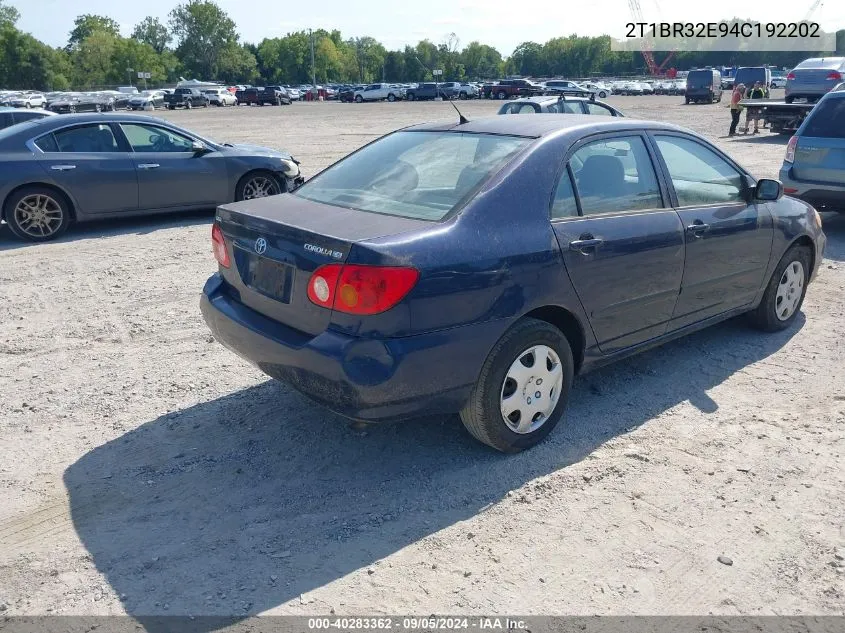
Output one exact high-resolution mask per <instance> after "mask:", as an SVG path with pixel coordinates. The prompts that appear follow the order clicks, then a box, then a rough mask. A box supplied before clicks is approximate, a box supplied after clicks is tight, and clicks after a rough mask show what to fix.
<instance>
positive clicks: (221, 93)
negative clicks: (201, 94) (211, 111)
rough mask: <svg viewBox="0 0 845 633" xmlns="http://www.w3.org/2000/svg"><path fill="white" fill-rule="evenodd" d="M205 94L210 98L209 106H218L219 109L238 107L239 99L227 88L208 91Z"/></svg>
mask: <svg viewBox="0 0 845 633" xmlns="http://www.w3.org/2000/svg"><path fill="white" fill-rule="evenodd" d="M205 94H206V95H207V96H208V103H209V105H216V106H219V107H221V108H222V107H224V106H234V105H238V99H237V97H236V96H235V95H233V94H232V93H231V92H229V91H228V90H226V89H225V88H212V89H210V90H206V91H205Z"/></svg>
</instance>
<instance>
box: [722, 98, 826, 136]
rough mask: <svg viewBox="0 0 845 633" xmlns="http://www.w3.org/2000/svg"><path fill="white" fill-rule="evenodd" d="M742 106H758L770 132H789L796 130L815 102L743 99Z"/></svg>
mask: <svg viewBox="0 0 845 633" xmlns="http://www.w3.org/2000/svg"><path fill="white" fill-rule="evenodd" d="M739 104H740V105H741V106H742V107H744V108H758V109H759V110H760V116H761V118H762V119H763V121H764V122H765V123H768V125H769V128H770V129H771V130H772V132H776V133H778V134H791V133H792V132H794V131H795V130H797V129H798V128H799V127H800V126H801V123H802V122H803V121H804V119H806V118H807V115H808V114H810V110H812V109H813V107H814V106H815V105H816V104H815V103H787V102H786V101H781V100H778V99H743V100H742V101H740V102H739Z"/></svg>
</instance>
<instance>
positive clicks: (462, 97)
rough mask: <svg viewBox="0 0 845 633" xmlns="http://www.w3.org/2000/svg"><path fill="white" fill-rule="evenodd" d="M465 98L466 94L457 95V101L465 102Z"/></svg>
mask: <svg viewBox="0 0 845 633" xmlns="http://www.w3.org/2000/svg"><path fill="white" fill-rule="evenodd" d="M466 98H467V93H465V92H461V93H459V94H458V99H460V100H461V101H465V100H466Z"/></svg>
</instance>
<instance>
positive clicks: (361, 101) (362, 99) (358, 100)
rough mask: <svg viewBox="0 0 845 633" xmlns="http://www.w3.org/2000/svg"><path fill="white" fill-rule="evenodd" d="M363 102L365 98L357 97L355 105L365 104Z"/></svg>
mask: <svg viewBox="0 0 845 633" xmlns="http://www.w3.org/2000/svg"><path fill="white" fill-rule="evenodd" d="M363 101H364V97H362V96H361V95H356V97H355V103H363Z"/></svg>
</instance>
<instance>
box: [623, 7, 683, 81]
mask: <svg viewBox="0 0 845 633" xmlns="http://www.w3.org/2000/svg"><path fill="white" fill-rule="evenodd" d="M628 7H629V8H630V9H631V15H632V16H633V17H634V22H645V20H643V11H642V8H641V7H640V2H639V0H628ZM650 41H651V38H649V37H643V38H640V45H641V46H642V54H643V59H644V60H645V65H646V66H647V67H648V72H649V74H650V75H652V76H654V77H661V76H663V75H664V70H663V69H664V68H666V64H668V63H669V62H670V61H671V59H672V58H673V57H674V56H675V51H669V54H668V55H667V56H666V59H664V60H663V63H662V64H660V66H658V65H657V62H655V61H654V53H653V52H652V50H651V48H650V46H649V42H650Z"/></svg>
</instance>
